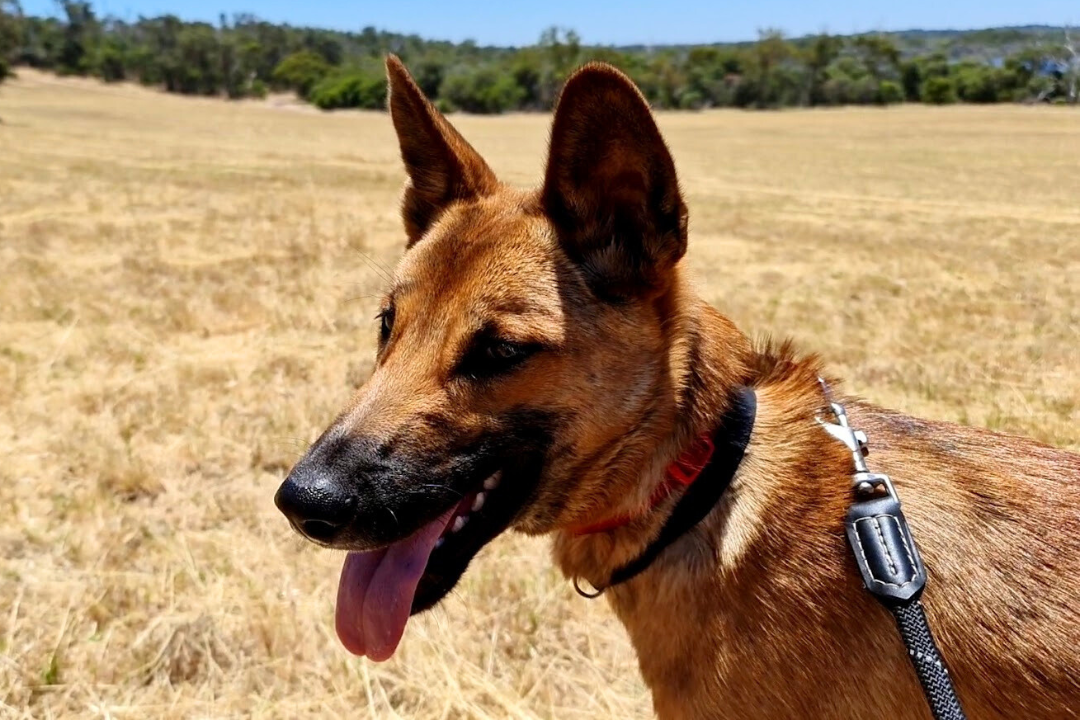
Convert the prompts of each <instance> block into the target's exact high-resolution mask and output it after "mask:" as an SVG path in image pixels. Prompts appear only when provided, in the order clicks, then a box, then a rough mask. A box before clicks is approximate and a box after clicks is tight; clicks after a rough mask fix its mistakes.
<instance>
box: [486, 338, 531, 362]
mask: <svg viewBox="0 0 1080 720" xmlns="http://www.w3.org/2000/svg"><path fill="white" fill-rule="evenodd" d="M484 352H485V353H487V356H488V357H489V358H491V359H492V360H495V361H496V362H513V361H515V360H518V359H520V358H521V357H524V355H525V348H524V347H522V346H521V345H516V344H514V343H511V342H505V341H502V340H500V341H496V342H494V343H492V344H491V345H488V346H487V348H485V350H484Z"/></svg>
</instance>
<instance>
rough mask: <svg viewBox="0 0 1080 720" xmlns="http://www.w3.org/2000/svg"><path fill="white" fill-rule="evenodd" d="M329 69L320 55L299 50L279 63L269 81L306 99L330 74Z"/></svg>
mask: <svg viewBox="0 0 1080 720" xmlns="http://www.w3.org/2000/svg"><path fill="white" fill-rule="evenodd" d="M330 69H331V68H330V65H329V64H328V63H327V62H326V60H324V59H323V58H322V56H321V55H318V54H316V53H313V52H311V51H310V50H301V51H300V52H295V53H293V54H292V55H289V56H287V57H286V58H285V59H284V60H282V61H281V62H279V63H278V64H277V67H275V68H274V72H273V73H272V74H271V79H272V80H273V82H274V84H275V85H277V86H278V87H282V88H286V89H288V90H294V91H295V92H296V94H297V95H299V96H300V97H302V98H308V96H310V95H311V91H312V90H313V89H314V88H315V86H316V85H318V84H319V82H320V81H321V80H322V79H323V78H325V77H326V76H327V75H329V74H330Z"/></svg>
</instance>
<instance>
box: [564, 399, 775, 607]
mask: <svg viewBox="0 0 1080 720" xmlns="http://www.w3.org/2000/svg"><path fill="white" fill-rule="evenodd" d="M756 418H757V394H756V393H755V392H754V390H753V389H752V388H749V387H740V388H738V389H737V390H735V391H734V392H733V393H732V395H731V401H730V403H729V406H728V409H727V411H726V412H725V413H724V415H723V416H722V417H721V418H720V423H719V426H718V427H717V429H716V432H715V433H714V434H713V444H714V445H715V446H716V450H715V451H714V452H713V456H712V458H711V459H710V460H709V464H708V465H706V466H705V469H704V470H702V471H701V474H700V475H699V476H698V478H697V480H695V481H694V482H693V483H692V484H691V485H690V486H689V487H688V488H687V489H686V492H684V493H683V496H682V497H681V498H679V502H678V503H676V505H675V508H674V509H673V510H672V511H671V516H670V517H668V519H667V522H665V523H664V526H663V527H662V528H660V533H659V534H658V535H657V536H656V539H655V540H653V541H652V542H651V543H649V545H648V546H647V547H646V548H645V549H644V550H643V551H642V552H641V554H640V555H638V556H637V557H636V558H634V559H633V560H631V561H630V562H628V563H626V564H625V565H623V566H622V567H620V568H618V569H616V570H615V571H614V572H613V573H612V574H611V578H610V579H609V580H608V582H607V584H606V585H605V586H604V587H602V588H597V589H598V591H599V592H603V590H605V589H607V588H610V587H614V586H615V585H619V584H621V583H624V582H627V581H628V580H631V579H633V578H635V577H637V576H638V575H640V574H641V573H643V572H645V570H647V569H648V568H649V566H650V565H652V563H653V562H654V561H655V560H656V558H657V557H659V556H660V553H662V552H663V551H664V550H665V549H667V548H668V546H670V545H671V544H672V543H674V542H675V541H676V540H678V539H679V538H681V537H682V536H683V535H685V534H686V533H687V532H689V531H690V530H691V529H693V528H694V526H696V525H697V524H698V523H699V522H701V521H702V520H704V519H705V518H706V517H707V516H708V514H709V513H710V512H712V510H713V508H714V507H716V504H717V503H718V502H720V498H721V497H723V495H724V491H725V490H727V488H728V486H729V485H731V481H732V479H733V478H734V477H735V473H736V472H737V471H738V469H739V466H740V465H741V464H742V460H743V457H745V455H746V448H747V446H748V445H749V444H750V435H751V434H752V433H753V431H754V421H755V419H756ZM578 592H581V593H582V594H583V595H586V596H587V597H588V596H589V595H588V594H586V593H584V592H582V591H581V590H579V591H578ZM599 592H598V593H597V594H599ZM592 597H595V595H593V596H592Z"/></svg>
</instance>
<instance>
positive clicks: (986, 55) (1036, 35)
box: [616, 25, 1063, 60]
mask: <svg viewBox="0 0 1080 720" xmlns="http://www.w3.org/2000/svg"><path fill="white" fill-rule="evenodd" d="M871 35H873V36H884V37H886V38H889V39H890V40H892V42H893V43H894V44H895V45H896V47H897V48H898V49H899V50H900V54H901V56H902V57H914V56H917V55H926V54H929V53H934V52H941V53H943V54H944V55H945V56H946V57H948V58H949V59H950V60H987V59H991V58H999V57H1004V56H1007V55H1012V54H1014V53H1016V52H1018V51H1020V50H1022V49H1023V48H1025V47H1030V46H1031V45H1033V44H1040V43H1060V42H1061V41H1062V39H1063V28H1062V27H1061V26H1060V25H1058V26H1054V25H1016V26H1009V27H996V28H983V29H978V30H924V29H921V28H916V29H911V30H895V31H889V32H866V33H854V34H851V35H839V36H838V37H842V38H844V39H845V40H853V39H854V38H857V37H861V36H871ZM815 37H817V36H816V35H803V36H799V37H793V38H789V42H791V43H792V44H793V45H795V46H804V45H807V44H809V43H811V42H813V40H814V38H815ZM755 43H756V41H755V40H746V41H741V42H726V43H709V44H708V45H707V47H714V48H719V49H723V48H747V47H750V46H752V45H754V44H755ZM694 47H702V46H701V45H641V44H638V45H622V46H619V47H618V48H616V49H617V50H619V51H621V52H628V53H651V52H658V51H664V50H676V51H679V50H684V51H685V50H690V49H691V48H694Z"/></svg>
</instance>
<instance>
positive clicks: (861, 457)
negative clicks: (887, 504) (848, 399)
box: [817, 378, 900, 502]
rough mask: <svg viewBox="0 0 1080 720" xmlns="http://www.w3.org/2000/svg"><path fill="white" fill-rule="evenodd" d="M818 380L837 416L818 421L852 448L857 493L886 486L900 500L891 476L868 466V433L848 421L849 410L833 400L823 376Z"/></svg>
mask: <svg viewBox="0 0 1080 720" xmlns="http://www.w3.org/2000/svg"><path fill="white" fill-rule="evenodd" d="M818 382H819V383H820V384H821V389H822V391H823V392H824V393H825V399H826V400H827V401H828V403H829V408H830V409H831V410H832V411H833V415H835V416H836V422H835V423H830V422H826V421H825V420H822V419H821V417H818V418H817V421H818V423H820V424H821V426H822V427H823V428H825V432H827V433H829V434H830V435H832V436H833V437H834V438H836V439H837V440H839V441H840V442H842V443H844V445H846V446H847V448H848V449H849V450H851V457H852V459H853V460H854V461H855V475H854V476H853V478H852V484H853V485H854V488H855V493H856V494H857V495H860V496H868V495H873V494H874V493H875V492H877V491H878V490H879V489H881V488H884V489H885V491H886V492H888V493H889V497H891V498H892V499H893V500H896V501H897V502H899V501H900V498H898V497H897V496H896V489H895V488H894V487H893V484H892V480H891V479H889V476H888V475H885V474H884V473H872V472H870V469H869V468H868V467H867V466H866V460H865V458H866V456H867V455H869V454H870V444H869V442H868V441H867V439H866V433H864V432H863V431H862V430H856V429H854V428H853V427H851V424H850V423H849V422H848V417H847V411H845V410H844V406H843V405H841V404H840V403H838V402H835V401H834V400H833V397H832V392H831V391H830V390H829V385H828V384H827V383H826V382H825V380H824V379H823V378H818Z"/></svg>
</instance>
